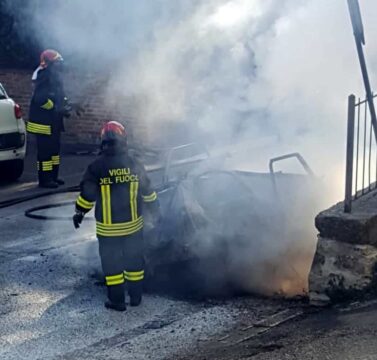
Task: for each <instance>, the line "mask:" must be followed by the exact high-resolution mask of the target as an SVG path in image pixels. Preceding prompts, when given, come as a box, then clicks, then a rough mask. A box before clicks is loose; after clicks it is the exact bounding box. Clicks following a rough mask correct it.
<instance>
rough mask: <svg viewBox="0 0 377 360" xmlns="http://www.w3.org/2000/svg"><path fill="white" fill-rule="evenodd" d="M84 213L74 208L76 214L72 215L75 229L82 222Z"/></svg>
mask: <svg viewBox="0 0 377 360" xmlns="http://www.w3.org/2000/svg"><path fill="white" fill-rule="evenodd" d="M84 216H85V214H84V213H83V212H82V211H79V210H76V214H75V215H73V218H72V220H73V226H74V227H75V229H78V228H79V227H80V224H81V223H82V221H83V219H84Z"/></svg>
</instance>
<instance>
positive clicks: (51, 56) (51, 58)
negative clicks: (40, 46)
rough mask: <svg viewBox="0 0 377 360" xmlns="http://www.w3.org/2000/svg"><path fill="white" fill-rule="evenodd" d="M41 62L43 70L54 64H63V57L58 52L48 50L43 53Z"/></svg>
mask: <svg viewBox="0 0 377 360" xmlns="http://www.w3.org/2000/svg"><path fill="white" fill-rule="evenodd" d="M40 61H41V63H40V66H41V67H42V68H47V67H48V66H49V65H50V64H52V63H54V62H62V61H63V57H62V56H61V55H60V53H59V52H57V51H56V50H52V49H47V50H45V51H43V52H42V54H41V59H40Z"/></svg>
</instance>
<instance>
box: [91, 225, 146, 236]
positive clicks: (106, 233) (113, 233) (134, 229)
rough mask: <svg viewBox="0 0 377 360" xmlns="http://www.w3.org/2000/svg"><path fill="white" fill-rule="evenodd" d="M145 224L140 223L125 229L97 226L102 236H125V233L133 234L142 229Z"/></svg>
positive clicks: (98, 233) (98, 232)
mask: <svg viewBox="0 0 377 360" xmlns="http://www.w3.org/2000/svg"><path fill="white" fill-rule="evenodd" d="M143 226H144V224H143V223H141V224H138V225H136V226H134V227H132V228H124V229H113V230H110V229H106V230H105V229H102V228H100V227H98V226H97V235H101V236H110V237H111V236H125V235H131V234H134V233H136V232H138V231H140V230H141V229H142V228H143Z"/></svg>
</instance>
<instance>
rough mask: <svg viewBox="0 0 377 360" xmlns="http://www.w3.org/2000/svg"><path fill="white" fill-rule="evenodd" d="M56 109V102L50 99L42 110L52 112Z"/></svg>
mask: <svg viewBox="0 0 377 360" xmlns="http://www.w3.org/2000/svg"><path fill="white" fill-rule="evenodd" d="M53 107H54V102H53V101H52V100H51V99H48V100H47V101H46V103H44V104H43V105H42V106H41V108H42V109H45V110H51V109H52V108H53Z"/></svg>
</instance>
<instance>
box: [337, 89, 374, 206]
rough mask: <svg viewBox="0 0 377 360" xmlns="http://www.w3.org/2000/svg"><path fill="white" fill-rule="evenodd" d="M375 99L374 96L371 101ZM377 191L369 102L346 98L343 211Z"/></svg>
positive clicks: (352, 97) (352, 96)
mask: <svg viewBox="0 0 377 360" xmlns="http://www.w3.org/2000/svg"><path fill="white" fill-rule="evenodd" d="M375 97H377V95H373V101H374V98H375ZM376 188H377V145H376V140H375V136H374V131H373V125H372V121H371V116H370V109H369V105H368V99H367V98H365V99H360V98H359V99H358V100H357V101H356V97H355V95H350V96H349V97H348V122H347V157H346V186H345V200H344V211H345V212H348V213H349V212H351V211H352V202H353V201H354V200H356V199H357V198H359V197H361V196H363V195H365V194H368V193H369V192H371V191H372V190H374V189H376Z"/></svg>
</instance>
